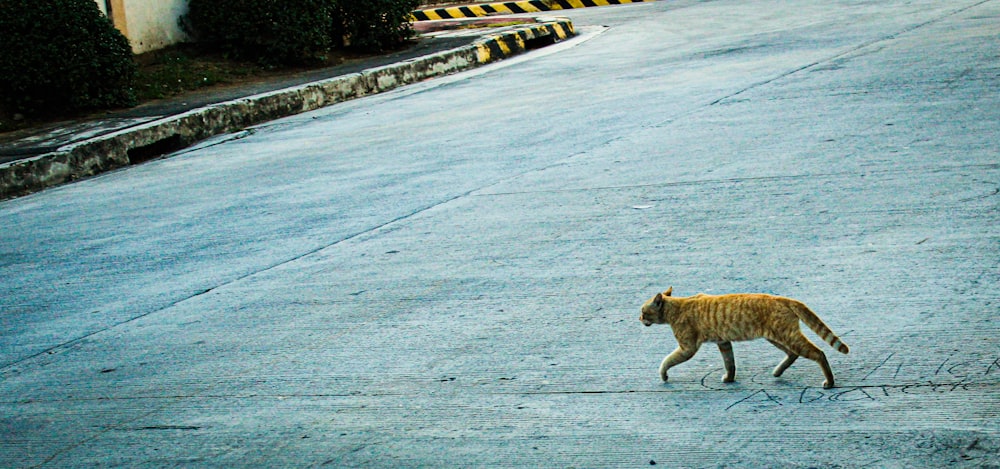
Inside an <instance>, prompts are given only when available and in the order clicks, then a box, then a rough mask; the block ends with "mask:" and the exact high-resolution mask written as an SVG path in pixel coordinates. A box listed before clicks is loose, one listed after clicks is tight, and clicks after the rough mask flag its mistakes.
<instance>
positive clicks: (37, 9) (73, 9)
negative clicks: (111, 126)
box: [0, 0, 136, 116]
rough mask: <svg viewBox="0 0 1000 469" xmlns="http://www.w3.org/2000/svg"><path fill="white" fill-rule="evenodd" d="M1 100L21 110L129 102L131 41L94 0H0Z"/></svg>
mask: <svg viewBox="0 0 1000 469" xmlns="http://www.w3.org/2000/svg"><path fill="white" fill-rule="evenodd" d="M0 31H3V38H2V39H0V107H2V108H3V109H4V110H6V111H7V112H10V113H23V114H27V115H36V116H44V115H53V114H67V113H72V112H76V111H80V110H86V109H94V108H108V107H120V106H132V105H134V104H135V95H134V92H133V88H134V86H135V76H136V65H135V62H134V61H133V59H132V49H131V48H130V47H129V44H128V40H127V39H125V36H123V35H122V34H121V33H120V32H119V31H118V30H117V29H115V28H114V26H113V25H112V24H111V22H110V21H109V20H108V19H107V18H106V17H105V16H104V15H103V14H102V13H101V11H100V10H98V8H97V4H96V3H95V2H94V0H0Z"/></svg>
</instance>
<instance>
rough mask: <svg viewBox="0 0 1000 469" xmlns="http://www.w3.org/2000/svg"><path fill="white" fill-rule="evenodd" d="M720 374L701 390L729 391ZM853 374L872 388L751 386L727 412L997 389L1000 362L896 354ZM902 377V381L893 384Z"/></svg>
mask: <svg viewBox="0 0 1000 469" xmlns="http://www.w3.org/2000/svg"><path fill="white" fill-rule="evenodd" d="M721 373H722V369H721V368H717V369H713V370H712V371H710V372H708V373H706V374H705V375H704V376H703V377H702V378H701V386H702V387H704V388H707V389H712V390H727V389H731V388H730V387H728V385H726V384H723V383H721V382H720V376H721ZM856 374H860V375H861V376H862V378H861V381H862V382H865V381H872V382H873V383H865V384H857V385H847V386H843V385H842V386H839V387H836V388H834V389H823V388H821V387H818V386H805V387H801V388H787V389H782V388H777V389H775V388H773V387H769V388H764V387H754V388H752V389H747V390H746V392H744V393H742V394H741V395H740V397H739V398H738V399H736V400H734V401H733V402H732V403H730V404H729V405H728V406H727V407H726V410H731V409H734V408H736V407H740V406H747V405H753V406H755V407H760V406H772V407H779V406H788V405H799V404H811V403H816V402H841V403H844V402H857V401H870V402H874V401H879V400H883V399H888V398H893V397H899V396H915V395H941V394H948V393H953V392H982V391H983V390H985V389H986V388H990V387H997V386H998V385H1000V381H998V380H997V378H1000V357H995V358H986V359H972V360H969V359H962V358H957V357H956V356H954V355H953V356H948V357H945V358H943V359H942V360H940V361H938V362H932V363H907V362H904V361H903V359H902V357H900V356H898V355H897V354H895V353H890V354H888V355H887V356H886V357H885V358H884V359H882V360H880V361H879V363H878V365H876V366H874V367H873V368H871V369H870V370H867V371H866V370H860V372H856ZM901 378H902V379H906V381H907V382H905V383H897V382H895V381H897V380H899V379H901ZM768 379H771V380H774V379H775V378H772V377H771V375H770V373H769V372H767V371H763V370H762V371H760V372H758V373H755V374H753V375H751V376H749V377H747V378H743V382H745V383H753V384H758V383H766V382H767V380H768ZM875 381H877V383H876V382H875ZM886 381H890V382H889V383H886Z"/></svg>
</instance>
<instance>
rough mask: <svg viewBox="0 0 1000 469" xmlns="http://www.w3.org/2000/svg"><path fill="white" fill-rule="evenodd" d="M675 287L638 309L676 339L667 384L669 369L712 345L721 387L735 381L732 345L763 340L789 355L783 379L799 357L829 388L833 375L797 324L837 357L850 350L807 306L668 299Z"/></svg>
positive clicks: (781, 301) (741, 298)
mask: <svg viewBox="0 0 1000 469" xmlns="http://www.w3.org/2000/svg"><path fill="white" fill-rule="evenodd" d="M673 290H674V288H673V287H670V288H668V289H667V291H665V292H663V293H657V294H656V295H655V296H654V297H653V298H651V299H649V301H646V303H645V304H643V305H642V314H641V315H640V316H639V320H640V321H642V323H643V324H645V325H646V326H650V325H653V324H669V325H670V327H671V329H673V331H674V337H676V338H677V349H676V350H674V351H673V352H672V353H671V354H670V355H667V357H666V358H664V359H663V362H662V363H660V378H662V379H663V381H666V380H667V370H669V369H670V368H671V367H674V366H676V365H679V364H681V363H684V362H686V361H687V360H688V359H690V358H691V357H693V356H694V354H695V353H697V352H698V348H699V347H701V344H702V343H704V342H715V343H716V344H718V346H719V351H720V352H722V361H723V364H724V365H725V368H726V375H725V376H724V377H723V378H722V381H723V382H725V383H731V382H733V381H735V380H736V361H735V360H734V359H733V346H732V343H731V342H734V341H741V340H753V339H758V338H761V337H763V338H765V339H767V341H768V342H770V343H771V344H773V345H774V346H775V347H778V348H779V349H781V351H783V352H785V354H787V356H786V357H785V359H784V361H782V362H781V363H780V364H779V365H778V366H777V367H776V368H775V369H774V376H775V377H778V376H781V374H782V373H784V372H785V370H786V369H788V367H789V366H791V365H792V363H794V362H795V360H796V359H797V358H799V356H803V357H806V358H808V359H810V360H813V361H815V362H816V363H819V367H820V368H821V369H822V370H823V376H824V377H825V378H826V380H825V381H824V382H823V387H824V388H827V389H828V388H832V387H833V385H834V384H833V371H832V370H831V369H830V364H829V363H828V362H827V361H826V354H824V353H823V351H822V350H820V349H819V348H817V347H816V345H814V344H813V343H812V342H811V341H810V340H809V339H807V338H806V336H804V335H802V330H801V329H800V328H799V321H802V322H804V323H805V324H806V325H807V326H809V328H810V329H812V330H813V331H814V332H816V334H817V335H819V336H820V337H822V338H823V340H824V341H826V342H827V343H828V344H830V345H831V346H833V348H835V349H837V351H838V352H840V353H847V352H848V351H849V349H848V347H847V345H846V344H844V343H843V342H841V341H840V339H839V338H838V337H837V336H836V335H834V334H833V332H832V331H831V330H830V328H829V327H827V325H826V324H824V323H823V321H822V320H820V318H819V317H817V316H816V313H813V312H812V311H811V310H810V309H809V308H808V307H806V305H804V304H802V303H801V302H799V301H796V300H793V299H791V298H785V297H781V296H773V295H766V294H762V293H739V294H730V295H706V294H704V293H699V294H697V295H694V296H689V297H672V296H670V294H671V293H673Z"/></svg>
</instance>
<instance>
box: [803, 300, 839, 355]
mask: <svg viewBox="0 0 1000 469" xmlns="http://www.w3.org/2000/svg"><path fill="white" fill-rule="evenodd" d="M792 309H793V310H795V315H796V316H798V317H799V320H801V321H802V322H804V323H806V325H807V326H809V328H810V329H812V330H813V332H815V333H816V335H818V336H820V337H821V338H822V339H823V340H824V341H825V342H826V343H828V344H830V346H831V347H833V348H835V349H837V351H838V352H840V353H847V352H849V351H850V350H851V349H849V348H848V347H847V344H845V343H843V342H841V341H840V337H837V336H836V335H835V334H834V333H833V331H831V330H830V327H829V326H827V325H826V323H824V322H823V320H822V319H820V318H819V316H816V313H814V312H812V310H811V309H809V307H808V306H806V305H804V304H802V303H800V302H797V301H796V302H795V305H794V306H793V308H792Z"/></svg>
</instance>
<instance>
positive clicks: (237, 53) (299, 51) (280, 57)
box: [181, 0, 334, 65]
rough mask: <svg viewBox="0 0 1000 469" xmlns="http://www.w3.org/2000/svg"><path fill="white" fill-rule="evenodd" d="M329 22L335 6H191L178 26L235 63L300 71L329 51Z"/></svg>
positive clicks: (264, 2) (297, 0)
mask: <svg viewBox="0 0 1000 469" xmlns="http://www.w3.org/2000/svg"><path fill="white" fill-rule="evenodd" d="M333 18H334V0H294V1H286V0H190V1H189V3H188V14H187V15H186V16H185V17H184V18H182V19H181V26H182V27H183V29H185V30H186V31H187V32H188V33H189V34H191V35H192V36H193V37H194V38H195V39H197V40H198V41H199V42H200V43H202V44H204V45H207V46H212V47H215V48H217V49H219V50H221V51H222V52H223V53H225V54H226V55H227V56H229V57H231V58H234V59H247V60H256V61H259V62H261V63H264V64H268V65H304V64H310V63H315V62H319V61H322V60H323V59H324V55H325V54H326V53H327V52H328V51H329V50H330V48H331V47H332V46H333V45H334V42H333V41H332V39H331V36H330V25H331V24H333Z"/></svg>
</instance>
